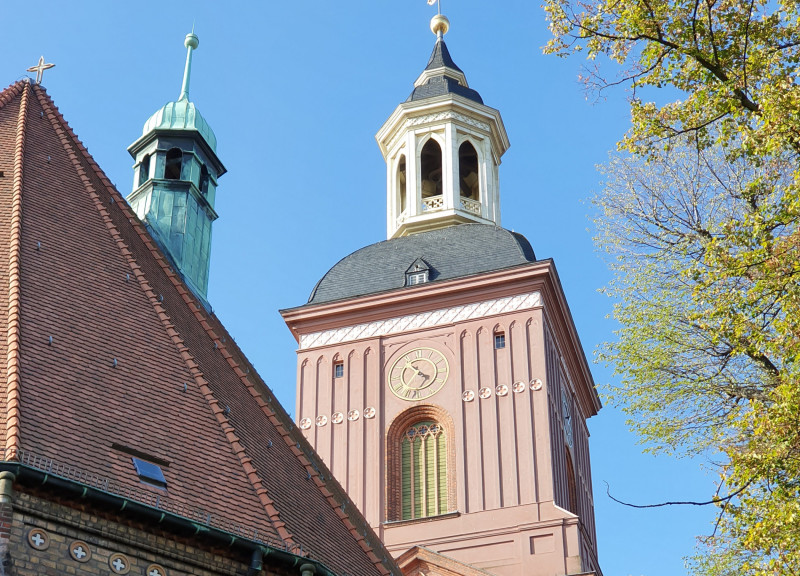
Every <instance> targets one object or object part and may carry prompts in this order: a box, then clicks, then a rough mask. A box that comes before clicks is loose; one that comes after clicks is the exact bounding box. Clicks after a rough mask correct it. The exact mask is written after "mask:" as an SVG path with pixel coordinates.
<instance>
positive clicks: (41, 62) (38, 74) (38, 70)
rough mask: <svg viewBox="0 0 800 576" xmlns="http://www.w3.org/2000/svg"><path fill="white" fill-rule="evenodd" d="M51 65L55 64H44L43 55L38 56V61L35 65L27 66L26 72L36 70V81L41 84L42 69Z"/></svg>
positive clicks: (47, 68)
mask: <svg viewBox="0 0 800 576" xmlns="http://www.w3.org/2000/svg"><path fill="white" fill-rule="evenodd" d="M53 67H55V64H45V63H44V56H39V63H38V64H37V65H36V66H31V67H30V68H28V72H36V83H37V84H41V83H42V76H43V75H44V71H45V70H49V69H50V68H53Z"/></svg>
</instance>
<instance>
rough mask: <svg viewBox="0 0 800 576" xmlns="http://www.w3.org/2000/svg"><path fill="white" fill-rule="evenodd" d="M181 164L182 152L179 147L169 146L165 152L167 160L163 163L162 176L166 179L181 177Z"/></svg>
mask: <svg viewBox="0 0 800 576" xmlns="http://www.w3.org/2000/svg"><path fill="white" fill-rule="evenodd" d="M182 164H183V152H182V151H181V149H180V148H170V150H169V151H168V152H167V162H166V164H165V165H164V178H166V179H167V180H180V179H181V165H182Z"/></svg>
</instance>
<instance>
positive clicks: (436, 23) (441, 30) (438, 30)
mask: <svg viewBox="0 0 800 576" xmlns="http://www.w3.org/2000/svg"><path fill="white" fill-rule="evenodd" d="M434 2H435V3H436V16H434V17H433V18H431V32H433V33H434V34H436V38H438V39H439V40H441V39H442V36H444V35H445V34H447V31H448V30H450V20H448V19H447V16H445V15H443V14H442V0H428V6H433V3H434Z"/></svg>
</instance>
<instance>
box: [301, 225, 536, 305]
mask: <svg viewBox="0 0 800 576" xmlns="http://www.w3.org/2000/svg"><path fill="white" fill-rule="evenodd" d="M418 258H422V259H423V260H424V261H425V263H426V264H427V265H428V267H429V279H430V281H431V282H437V281H443V280H451V279H453V278H461V277H464V276H471V275H473V274H482V273H484V272H490V271H493V270H502V269H503V268H510V267H512V266H519V265H521V264H527V263H529V262H534V261H535V260H536V256H535V255H534V253H533V248H531V245H530V243H529V242H528V240H527V239H526V238H525V237H524V236H522V234H518V233H516V232H510V231H509V230H506V229H504V228H499V227H497V226H492V225H491V224H457V225H454V226H450V227H447V228H439V229H438V230H431V231H428V232H420V233H418V234H412V235H410V236H402V237H400V238H393V239H391V240H384V241H383V242H378V243H377V244H372V245H370V246H366V247H364V248H361V249H360V250H356V251H355V252H353V253H352V254H350V255H349V256H345V257H344V258H342V259H341V260H340V261H339V262H338V263H337V264H335V265H334V266H333V268H331V269H330V270H328V272H327V273H326V274H325V276H323V277H322V279H321V280H320V281H319V282H318V283H317V285H316V286H315V287H314V290H313V291H312V292H311V296H309V298H308V304H320V303H322V302H332V301H334V300H342V299H344V298H354V297H356V296H365V295H367V294H376V293H378V292H385V291H387V290H396V289H399V288H403V287H404V286H405V285H406V272H407V271H408V269H409V267H410V266H411V265H412V264H413V263H414V262H415V261H416V260H417V259H418Z"/></svg>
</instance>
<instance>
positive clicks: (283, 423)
mask: <svg viewBox="0 0 800 576" xmlns="http://www.w3.org/2000/svg"><path fill="white" fill-rule="evenodd" d="M35 88H36V92H37V94H38V95H39V101H40V102H41V103H42V106H43V107H45V108H46V109H47V110H48V116H50V115H52V116H53V118H51V122H55V121H56V119H58V121H59V122H60V124H61V126H62V128H61V129H60V130H59V129H58V128H56V131H57V133H58V135H59V136H60V137H61V138H62V141H63V140H65V139H66V138H67V137H69V138H71V139H72V140H73V141H74V143H75V148H77V150H78V151H79V154H75V153H74V152H73V151H69V155H70V158H71V159H72V162H73V164H74V165H76V167H77V168H78V169H79V175H80V177H81V179H82V180H83V181H84V183H85V185H87V184H88V186H89V187H91V189H92V194H93V196H92V199H93V200H94V202H95V205H96V206H97V208H98V210H100V212H101V214H102V216H103V220H104V221H105V222H106V225H107V226H109V229H110V230H114V231H115V232H116V235H117V236H115V237H114V239H115V241H117V243H118V245H119V246H120V249H121V252H122V254H123V255H124V256H125V257H126V259H128V260H129V262H131V268H132V270H133V271H134V274H135V275H136V276H137V279H139V278H140V277H141V279H140V280H139V281H140V283H142V284H143V288H144V287H145V285H146V287H147V290H146V291H145V294H146V296H147V297H148V299H149V300H150V302H151V303H152V305H153V306H154V309H155V310H156V313H157V314H158V316H159V318H160V319H161V320H162V323H163V324H164V326H165V328H166V330H167V334H168V336H170V338H171V339H173V342H175V344H176V346H177V347H178V352H179V354H180V355H181V357H182V358H183V360H184V362H185V364H186V366H187V368H188V369H189V371H190V373H191V374H192V377H193V378H194V379H195V382H196V383H197V384H198V386H200V391H201V393H202V394H203V396H204V398H205V399H206V401H207V402H208V403H209V405H210V406H211V409H212V411H213V413H214V414H215V416H216V418H217V421H218V423H219V424H220V426H221V427H222V431H223V434H224V435H225V436H226V438H227V439H228V441H229V442H230V444H231V447H232V449H233V451H234V454H236V456H237V457H239V460H240V462H241V464H242V467H243V469H244V472H245V474H246V475H247V478H248V480H249V481H250V483H251V485H252V486H253V488H254V489H255V490H256V494H257V496H258V498H259V502H260V503H261V504H262V506H263V508H264V511H265V512H266V514H267V516H268V518H269V520H270V522H271V524H272V525H273V527H274V528H275V529H276V532H278V534H279V536H280V537H281V538H283V539H284V540H286V541H287V543H289V544H290V545H298V543H296V542H295V541H294V538H293V536H292V534H291V533H290V531H289V530H288V528H286V525H285V523H284V522H283V521H282V520H281V519H280V510H278V508H277V505H276V503H275V501H274V500H272V498H270V496H269V494H268V491H267V489H266V487H265V485H264V484H263V481H262V480H261V477H260V476H259V472H258V470H257V469H256V468H255V466H253V465H252V464H251V458H250V456H249V454H248V453H247V451H246V449H245V448H244V446H242V445H241V444H240V443H239V438H238V437H237V436H236V433H235V428H234V427H233V426H232V424H231V423H230V420H229V419H228V418H227V417H226V416H225V414H224V410H223V409H222V408H220V407H219V400H217V399H216V398H215V397H214V394H213V391H212V390H211V388H210V386H209V385H208V384H209V383H208V381H207V380H205V378H204V377H203V374H202V372H200V370H199V364H198V363H197V362H196V359H195V357H194V356H193V355H192V354H191V352H189V349H188V347H187V346H186V345H185V343H184V340H183V339H182V338H181V337H180V334H179V332H178V331H177V329H176V328H175V326H174V325H173V324H172V323H171V322H170V317H169V315H168V314H167V313H166V309H165V308H164V307H163V305H162V304H161V302H160V300H159V299H158V295H157V294H156V293H155V292H154V291H153V290H152V288H151V287H150V284H149V282H147V280H146V278H145V274H144V272H143V271H142V270H141V266H140V265H139V264H138V263H136V262H135V260H134V259H133V253H132V252H131V250H130V249H129V247H128V246H127V245H126V244H125V242H124V240H122V238H121V236H119V230H117V228H116V226H115V225H114V224H113V222H112V221H111V217H110V215H109V212H108V210H107V208H106V206H105V205H104V204H103V203H102V201H101V199H100V196H99V194H97V192H96V191H94V186H93V185H92V184H91V183H90V182H89V183H87V180H88V176H87V175H86V174H85V170H84V168H83V166H82V165H81V162H80V160H79V156H82V157H83V160H84V161H85V163H86V164H87V165H88V167H89V168H90V169H91V170H92V171H93V172H94V173H95V175H96V176H97V178H98V179H99V180H100V182H101V183H102V184H103V186H105V187H106V188H107V190H108V192H109V193H110V194H111V196H112V198H113V199H114V201H115V203H117V204H118V206H119V209H120V210H121V211H122V213H123V214H124V216H125V217H126V218H128V220H129V221H130V223H131V228H132V229H133V230H134V232H135V233H136V234H137V235H138V236H139V238H140V239H141V241H142V243H143V245H144V247H145V248H146V250H148V251H149V252H150V254H151V255H152V257H153V259H154V260H155V262H156V263H157V264H158V266H159V267H160V268H161V269H162V270H163V271H164V274H165V276H166V277H167V279H168V280H169V282H170V283H171V284H172V285H173V286H174V287H175V290H176V292H177V293H178V295H179V296H180V297H181V299H182V300H183V301H184V303H185V304H186V306H187V308H188V309H189V311H190V313H191V314H193V316H194V318H195V320H196V321H197V323H198V324H199V325H200V326H201V328H202V329H203V330H204V331H205V333H206V334H207V335H208V336H209V337H210V338H211V340H212V341H213V342H214V344H215V346H216V348H217V349H218V351H219V353H220V354H221V355H222V356H223V358H225V360H226V362H227V364H228V365H229V366H230V367H231V368H232V369H233V371H234V373H235V374H236V376H237V377H238V378H239V380H240V381H241V382H242V383H243V385H244V386H245V389H246V390H247V391H248V392H249V393H250V395H251V396H252V397H253V398H254V400H255V401H256V404H257V405H258V407H259V409H260V410H261V411H262V412H263V413H264V414H265V416H267V418H268V419H269V420H270V422H271V423H272V424H273V425H274V427H275V431H276V432H277V433H278V434H279V435H281V437H283V439H284V442H285V443H286V444H287V446H288V447H289V448H290V450H291V452H292V453H293V454H294V455H295V457H296V458H297V459H298V462H299V463H300V464H301V465H302V466H303V467H304V468H305V469H306V471H307V472H308V475H309V478H310V479H313V481H314V484H315V485H316V486H317V488H318V489H319V491H320V493H321V494H322V496H323V498H325V500H326V501H327V502H328V503H329V504H330V506H331V508H332V509H333V511H334V512H335V513H336V515H337V517H338V518H340V520H341V521H342V524H343V525H344V527H345V528H346V529H347V530H348V531H349V532H350V534H351V536H352V537H353V539H354V540H355V542H356V543H357V544H358V545H359V547H360V548H361V549H362V550H364V552H365V553H366V556H367V557H368V558H369V560H370V561H371V562H372V564H373V565H374V566H375V567H376V568H377V569H378V570H379V571H380V572H381V573H382V574H384V575H387V574H391V571H390V570H389V569H387V568H386V566H385V565H384V564H383V560H382V559H381V558H380V557H379V556H378V555H377V554H375V550H376V549H378V550H380V549H382V545H381V544H380V543H379V541H377V542H373V541H372V539H370V538H368V537H367V534H368V533H369V529H368V524H367V523H366V521H365V520H364V519H363V517H361V516H360V513H358V511H357V508H356V507H355V505H352V503H351V505H352V506H351V507H352V509H353V510H354V511H355V514H353V513H351V514H350V515H348V514H347V513H345V512H344V510H343V509H342V505H343V504H347V502H348V498H347V496H346V493H345V492H344V490H343V489H342V488H341V486H340V485H339V484H338V482H337V481H336V479H335V478H334V477H333V475H332V474H328V475H327V477H326V479H325V480H323V479H321V478H320V476H321V474H320V473H319V471H318V470H319V467H320V465H322V466H324V463H322V462H321V461H320V462H312V461H311V460H310V455H309V454H308V453H306V451H303V450H301V448H300V442H301V440H302V441H304V442H305V439H304V438H303V437H302V435H301V436H300V439H298V437H296V436H295V434H294V433H293V431H294V430H296V427H295V426H294V423H293V422H292V420H291V419H290V418H289V417H288V415H286V414H285V413H284V412H283V411H282V410H276V409H274V408H273V407H272V406H271V404H270V402H271V400H270V399H269V396H267V399H265V398H264V394H263V393H262V391H261V390H260V389H259V388H260V387H263V389H264V390H265V391H266V392H270V393H271V391H270V389H269V387H268V386H267V385H266V384H265V383H264V382H263V380H262V379H261V378H260V376H258V374H257V373H256V372H255V371H254V370H253V373H254V374H255V378H257V383H258V384H259V385H260V386H259V387H257V386H256V384H254V383H253V382H252V381H251V379H250V378H249V377H248V376H249V374H248V372H250V370H249V369H250V368H251V367H252V364H250V362H249V360H247V358H246V356H245V355H244V353H243V352H242V351H241V349H239V347H238V346H237V345H236V344H235V343H233V345H232V349H233V351H234V353H236V354H237V355H238V356H239V357H240V358H241V360H242V361H243V362H244V363H246V364H247V365H248V366H246V368H248V372H245V370H243V369H242V366H241V365H240V363H239V362H237V360H236V359H235V358H234V356H233V354H231V352H230V351H229V350H228V345H227V344H226V340H230V341H231V342H232V339H226V338H225V337H224V334H223V336H222V337H221V336H220V335H219V334H217V332H216V331H215V329H216V330H219V331H220V332H221V333H225V334H227V331H226V330H225V328H224V326H222V325H221V323H220V322H219V320H218V319H217V318H216V317H215V316H214V315H213V314H207V313H206V311H205V308H204V307H203V306H202V305H201V304H200V302H199V301H198V300H197V299H196V298H195V297H194V295H193V294H192V292H191V291H190V290H189V289H187V287H186V286H185V285H184V283H183V281H182V279H181V278H180V275H179V274H177V273H176V272H175V271H174V270H172V268H171V266H170V263H169V261H168V260H167V259H166V257H165V256H164V255H163V254H162V253H161V251H160V250H159V248H158V246H157V245H156V243H155V241H154V240H153V238H152V237H151V236H150V234H149V233H148V232H147V230H146V228H145V226H144V225H143V224H142V223H141V221H140V220H139V219H138V217H137V216H136V215H135V214H134V213H133V212H132V210H131V209H130V207H129V205H128V204H127V202H125V200H124V198H123V197H122V195H121V194H120V192H119V191H118V190H117V189H116V187H115V186H114V185H113V184H112V183H111V181H110V180H109V179H108V177H107V176H106V175H105V173H104V172H103V170H102V169H101V168H100V166H99V165H98V164H97V162H96V161H95V160H94V158H93V157H92V155H91V154H90V153H89V151H88V150H87V149H86V147H85V146H84V145H83V143H82V142H81V141H80V139H79V138H78V137H77V135H76V134H75V133H74V131H73V130H72V129H71V127H70V126H69V124H68V123H67V122H66V120H64V118H63V116H61V114H60V112H59V111H58V108H57V107H56V106H55V104H54V103H53V102H52V100H51V99H50V97H49V95H48V94H47V92H46V91H45V90H44V88H41V87H38V86H37V87H35ZM212 323H213V324H215V325H214V326H212ZM312 452H313V451H312ZM328 481H330V485H328V484H327V482H328ZM256 484H258V485H256ZM329 487H330V488H331V489H333V490H330V489H329ZM335 493H338V495H339V497H340V500H341V501H336V498H335V495H336V494H335ZM359 528H360V530H361V532H359ZM299 544H302V543H299ZM384 551H385V550H384ZM386 554H387V556H388V551H387V552H386ZM301 555H305V553H303V552H302V548H301Z"/></svg>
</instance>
